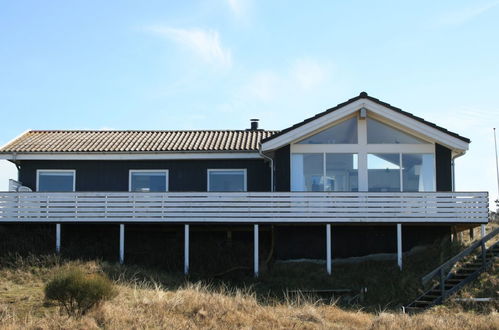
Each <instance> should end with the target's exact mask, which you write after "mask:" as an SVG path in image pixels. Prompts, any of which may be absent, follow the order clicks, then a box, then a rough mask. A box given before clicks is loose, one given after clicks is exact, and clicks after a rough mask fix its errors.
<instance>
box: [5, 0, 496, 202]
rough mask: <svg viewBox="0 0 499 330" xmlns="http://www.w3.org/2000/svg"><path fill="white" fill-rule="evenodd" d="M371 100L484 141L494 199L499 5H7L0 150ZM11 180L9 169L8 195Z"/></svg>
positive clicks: (473, 158)
mask: <svg viewBox="0 0 499 330" xmlns="http://www.w3.org/2000/svg"><path fill="white" fill-rule="evenodd" d="M361 91H366V92H368V93H369V94H370V95H372V96H374V97H377V98H380V99H381V100H383V101H386V102H389V103H391V104H393V105H395V106H397V107H400V108H402V109H404V110H406V111H409V112H412V113H414V114H416V115H418V116H421V117H423V118H425V119H427V120H429V121H432V122H435V123H437V124H439V125H441V126H444V127H446V128H448V129H450V130H452V131H455V132H457V133H459V134H461V135H464V136H466V137H469V138H471V140H472V141H473V142H472V143H471V146H470V151H469V153H468V154H466V155H465V156H464V157H462V158H460V159H458V160H457V173H456V176H457V188H458V189H459V190H488V191H490V193H491V195H492V197H493V198H496V197H497V194H498V193H497V187H496V179H495V164H494V156H493V151H494V149H493V148H494V145H493V135H492V127H494V126H499V125H498V121H499V120H498V114H499V105H498V103H497V96H498V94H499V1H487V0H485V1H482V0H478V1H438V2H437V1H412V2H409V1H251V0H240V1H238V0H217V1H215V0H213V1H211V0H208V1H190V2H187V1H175V2H174V1H140V2H139V1H6V0H4V1H2V2H1V3H0V114H1V115H2V117H1V118H2V120H1V123H2V125H1V129H0V144H4V143H6V142H7V141H9V140H10V139H12V138H14V137H15V136H17V135H19V134H20V133H21V132H23V131H25V130H27V129H105V128H108V129H201V128H206V129H223V128H230V129H243V128H246V127H248V125H249V119H250V118H254V117H256V118H260V119H261V127H263V128H268V129H282V128H285V127H288V126H290V125H292V124H294V123H296V122H298V121H301V120H303V119H304V118H307V117H309V116H312V115H314V114H316V113H318V112H321V111H323V110H325V109H327V108H329V107H332V106H335V105H336V104H338V103H340V102H343V101H345V100H347V99H348V98H351V97H353V96H356V95H358V94H359V92H361ZM11 176H15V171H14V169H13V168H12V166H9V164H7V163H6V162H4V161H1V163H0V190H4V189H6V182H7V178H8V177H11Z"/></svg>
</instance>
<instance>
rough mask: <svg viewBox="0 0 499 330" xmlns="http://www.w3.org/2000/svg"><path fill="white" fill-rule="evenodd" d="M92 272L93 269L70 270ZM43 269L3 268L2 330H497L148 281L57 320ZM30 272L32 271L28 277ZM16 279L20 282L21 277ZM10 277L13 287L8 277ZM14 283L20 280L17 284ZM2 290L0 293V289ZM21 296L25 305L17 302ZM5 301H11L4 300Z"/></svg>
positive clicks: (126, 285)
mask: <svg viewBox="0 0 499 330" xmlns="http://www.w3.org/2000/svg"><path fill="white" fill-rule="evenodd" d="M75 264H77V265H78V266H82V267H84V268H85V269H87V270H89V269H90V270H95V271H96V272H97V271H100V269H99V264H98V263H95V262H87V263H75ZM58 267H60V266H55V267H53V268H50V269H45V270H42V269H38V270H35V269H30V268H29V267H28V268H25V269H24V270H23V269H18V270H16V271H15V272H14V273H13V272H12V270H8V269H3V270H1V271H0V275H2V274H3V275H6V276H2V278H1V279H0V287H1V288H2V290H4V291H6V292H8V294H5V293H2V295H0V327H1V328H4V329H21V328H22V329H26V328H27V329H67V328H75V329H98V328H108V329H127V328H153V329H154V328H175V329H180V328H181V329H198V328H216V329H234V328H254V329H271V328H275V329H290V328H299V329H326V328H327V329H392V328H410V329H497V328H499V315H498V314H497V313H496V312H494V311H493V312H490V313H487V314H479V313H474V312H462V311H460V312H457V313H456V312H455V311H454V310H452V309H450V308H448V307H441V308H435V309H433V310H430V311H428V312H426V313H423V314H419V315H415V316H408V315H403V314H400V313H393V312H381V313H367V312H363V311H360V310H345V309H342V308H340V307H338V306H335V305H330V304H322V303H316V302H313V301H306V300H303V299H301V300H291V299H290V300H288V301H286V302H279V303H278V302H274V303H263V302H261V301H259V300H258V299H257V297H256V295H255V294H254V293H253V292H252V291H251V290H230V289H221V288H212V287H209V286H206V285H202V284H199V283H197V284H189V283H186V284H185V285H184V286H182V287H180V288H177V289H174V290H168V289H166V288H164V287H162V286H160V285H158V284H154V282H144V281H142V282H127V281H123V280H121V281H120V280H118V281H117V283H116V286H117V291H118V295H117V296H116V297H114V298H113V299H112V300H110V301H108V302H105V303H103V304H102V305H100V306H98V307H97V308H95V309H93V310H91V311H90V312H89V313H88V314H86V315H84V316H83V317H81V318H79V319H78V318H73V317H68V316H65V314H64V313H60V311H59V309H58V307H56V306H53V305H50V304H47V303H46V302H44V301H43V293H42V292H43V283H44V280H45V279H46V278H48V277H50V274H51V273H53V272H54V271H55V269H57V268H58ZM33 271H34V272H33ZM23 273H24V275H22V274H23ZM16 275H21V276H20V277H18V280H17V283H14V282H13V281H12V279H13V278H12V277H13V276H14V277H16ZM19 279H20V280H19ZM5 288H7V290H5ZM16 295H17V296H16ZM23 297H28V298H26V299H25V298H23ZM12 299H13V300H12Z"/></svg>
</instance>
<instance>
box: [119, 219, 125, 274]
mask: <svg viewBox="0 0 499 330" xmlns="http://www.w3.org/2000/svg"><path fill="white" fill-rule="evenodd" d="M124 262H125V225H124V224H123V223H121V224H120V264H123V263H124Z"/></svg>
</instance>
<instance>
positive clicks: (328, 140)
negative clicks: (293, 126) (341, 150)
mask: <svg viewBox="0 0 499 330" xmlns="http://www.w3.org/2000/svg"><path fill="white" fill-rule="evenodd" d="M341 143H347V144H351V143H357V117H353V118H350V119H348V120H345V121H344V122H342V123H340V124H338V125H335V126H333V127H330V128H328V129H326V130H324V131H322V132H320V133H317V134H315V135H312V136H310V137H308V138H306V139H304V140H301V141H300V142H298V144H341Z"/></svg>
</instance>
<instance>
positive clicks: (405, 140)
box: [367, 117, 428, 144]
mask: <svg viewBox="0 0 499 330" xmlns="http://www.w3.org/2000/svg"><path fill="white" fill-rule="evenodd" d="M367 143H370V144H376V143H379V144H385V143H390V144H425V143H428V142H426V141H424V140H421V139H420V138H417V137H415V136H413V135H410V134H408V133H405V132H402V131H401V130H399V129H396V128H394V127H391V126H388V125H386V124H384V123H382V122H380V121H378V120H376V119H373V118H369V117H368V118H367Z"/></svg>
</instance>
